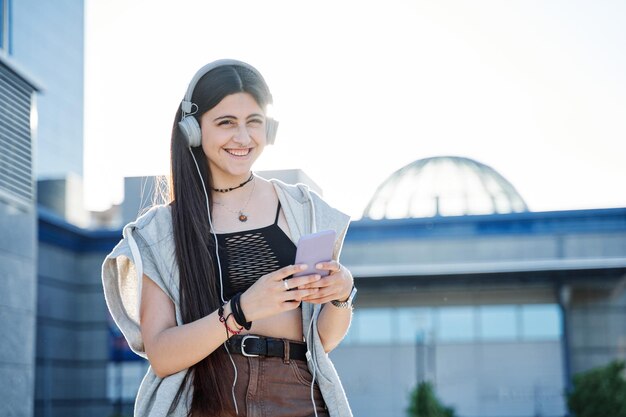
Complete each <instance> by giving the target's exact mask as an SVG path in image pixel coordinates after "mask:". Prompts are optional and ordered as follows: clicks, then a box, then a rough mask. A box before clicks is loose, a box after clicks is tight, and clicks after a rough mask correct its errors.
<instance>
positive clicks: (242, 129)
mask: <svg viewBox="0 0 626 417" xmlns="http://www.w3.org/2000/svg"><path fill="white" fill-rule="evenodd" d="M233 140H234V141H235V142H237V143H238V144H240V145H242V146H245V145H247V144H249V143H250V141H251V140H252V137H251V136H250V132H248V127H247V126H246V125H245V124H242V125H241V126H239V128H238V129H237V132H236V133H235V136H234V137H233Z"/></svg>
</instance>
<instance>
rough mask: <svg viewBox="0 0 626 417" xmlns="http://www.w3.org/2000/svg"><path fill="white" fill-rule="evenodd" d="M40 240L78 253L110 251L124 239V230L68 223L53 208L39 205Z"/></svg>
mask: <svg viewBox="0 0 626 417" xmlns="http://www.w3.org/2000/svg"><path fill="white" fill-rule="evenodd" d="M37 217H38V219H39V221H38V224H39V231H38V234H39V242H42V243H49V244H51V245H54V246H59V247H61V248H64V249H68V250H71V251H73V252H77V253H87V252H110V251H111V250H112V249H113V248H114V247H115V245H117V243H118V242H119V241H120V240H121V239H122V230H121V229H114V230H87V229H81V228H80V227H77V226H74V225H73V224H70V223H68V222H67V221H65V220H64V219H63V218H62V217H60V216H59V215H57V214H56V213H54V212H52V211H51V210H49V209H47V208H45V207H42V206H39V205H38V206H37Z"/></svg>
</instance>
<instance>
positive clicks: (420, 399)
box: [407, 382, 454, 417]
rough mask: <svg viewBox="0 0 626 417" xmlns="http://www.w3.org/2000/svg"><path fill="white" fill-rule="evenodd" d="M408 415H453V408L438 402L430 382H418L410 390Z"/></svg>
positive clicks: (442, 416) (432, 416)
mask: <svg viewBox="0 0 626 417" xmlns="http://www.w3.org/2000/svg"><path fill="white" fill-rule="evenodd" d="M407 414H408V417H454V409H453V408H449V407H445V406H444V405H443V404H441V403H440V402H439V400H438V399H437V396H436V395H435V392H434V390H433V387H432V385H431V384H430V382H420V384H419V385H418V386H417V387H415V389H413V391H412V392H411V399H410V403H409V408H408V409H407Z"/></svg>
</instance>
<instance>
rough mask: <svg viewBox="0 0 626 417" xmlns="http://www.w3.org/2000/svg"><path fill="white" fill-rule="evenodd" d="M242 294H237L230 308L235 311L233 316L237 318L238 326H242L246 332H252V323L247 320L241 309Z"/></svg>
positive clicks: (231, 301)
mask: <svg viewBox="0 0 626 417" xmlns="http://www.w3.org/2000/svg"><path fill="white" fill-rule="evenodd" d="M240 299H241V293H240V292H239V293H237V294H235V296H234V297H233V298H232V299H231V300H230V307H231V309H232V310H233V316H234V317H235V321H236V322H237V324H238V325H240V326H242V327H243V328H244V329H246V330H250V328H251V327H252V322H251V321H248V320H246V316H245V314H244V313H243V310H242V309H241V303H240Z"/></svg>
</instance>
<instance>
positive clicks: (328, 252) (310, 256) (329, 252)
mask: <svg viewBox="0 0 626 417" xmlns="http://www.w3.org/2000/svg"><path fill="white" fill-rule="evenodd" d="M335 236H336V233H335V231H334V230H323V231H321V232H317V233H313V234H310V235H305V236H302V237H301V238H300V240H298V248H297V249H296V264H307V265H308V268H307V269H305V270H304V271H301V272H296V273H295V274H293V276H294V277H299V276H302V275H310V274H319V275H321V276H326V275H328V273H329V272H328V270H327V269H316V268H315V265H316V264H318V263H320V262H328V261H330V260H331V259H332V258H333V248H334V247H335Z"/></svg>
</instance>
